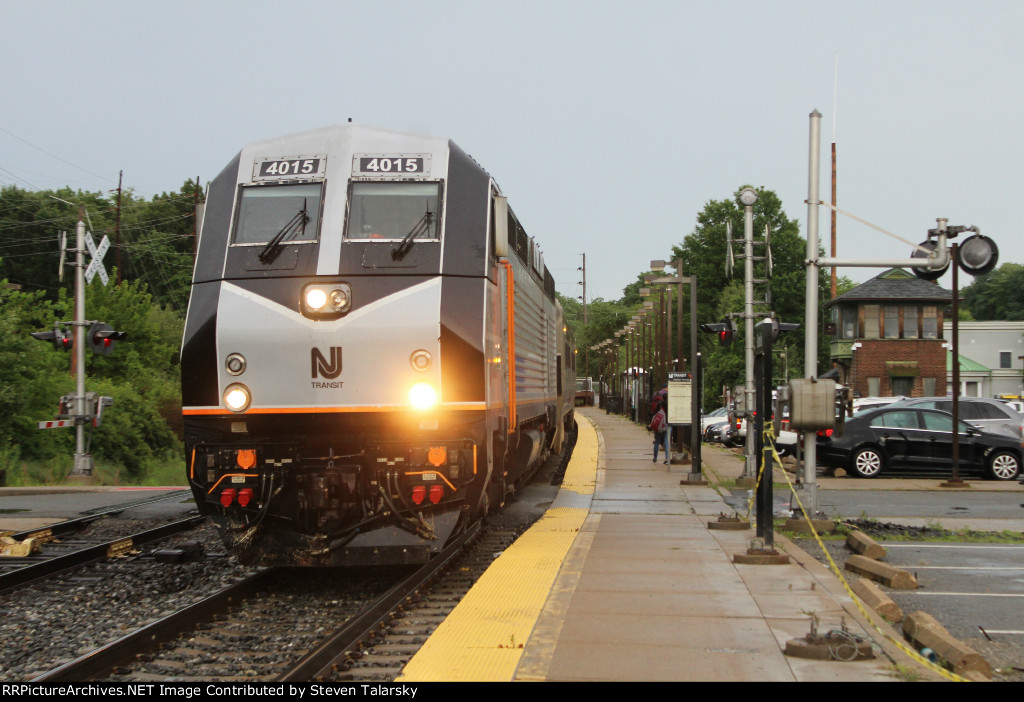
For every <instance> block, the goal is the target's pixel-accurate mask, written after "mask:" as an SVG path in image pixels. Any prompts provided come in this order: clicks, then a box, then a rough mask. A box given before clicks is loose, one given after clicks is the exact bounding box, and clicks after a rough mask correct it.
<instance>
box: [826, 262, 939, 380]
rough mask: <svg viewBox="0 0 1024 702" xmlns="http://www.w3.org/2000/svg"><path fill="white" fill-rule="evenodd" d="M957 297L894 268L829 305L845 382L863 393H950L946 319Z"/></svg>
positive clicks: (834, 359) (834, 345) (834, 352)
mask: <svg viewBox="0 0 1024 702" xmlns="http://www.w3.org/2000/svg"><path fill="white" fill-rule="evenodd" d="M952 301H953V294H952V292H950V291H949V290H946V289H944V288H941V287H939V286H938V285H936V284H935V283H931V282H928V281H925V280H921V279H920V278H918V277H916V276H915V275H914V274H912V273H909V272H907V271H905V270H903V269H902V268H891V269H889V270H887V271H885V272H884V273H880V274H879V275H877V276H875V277H874V278H872V279H871V280H869V281H867V282H866V283H864V284H862V285H858V286H857V287H855V288H854V289H853V290H850V291H849V292H847V293H845V294H843V295H840V296H839V297H837V298H836V299H834V300H832V301H831V302H829V303H827V304H826V305H825V307H826V309H828V310H830V314H831V322H832V324H831V329H832V334H831V352H830V357H831V359H832V362H833V364H835V365H836V367H837V369H838V370H839V373H840V380H841V381H842V382H843V383H844V384H847V385H849V386H850V387H852V388H853V392H854V395H855V396H860V397H871V396H882V397H885V396H889V395H907V396H909V397H927V396H931V395H942V394H945V392H946V349H947V347H948V345H947V343H946V341H945V339H943V336H942V333H943V327H942V322H943V317H944V316H945V313H946V310H947V308H948V307H949V306H950V304H951V303H952Z"/></svg>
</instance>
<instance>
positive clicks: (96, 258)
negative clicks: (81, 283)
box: [85, 232, 110, 285]
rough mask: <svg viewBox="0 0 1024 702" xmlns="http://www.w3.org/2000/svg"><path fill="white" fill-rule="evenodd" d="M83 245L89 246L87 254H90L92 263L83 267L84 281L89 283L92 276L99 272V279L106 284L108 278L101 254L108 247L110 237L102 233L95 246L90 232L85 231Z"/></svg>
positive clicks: (105, 251)
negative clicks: (97, 244) (98, 242)
mask: <svg viewBox="0 0 1024 702" xmlns="http://www.w3.org/2000/svg"><path fill="white" fill-rule="evenodd" d="M85 245H86V246H87V247H89V255H90V256H92V263H90V264H89V267H88V268H86V269H85V282H87V283H91V282H92V279H93V277H94V276H95V275H96V274H97V273H99V276H100V280H102V281H103V284H104V285H106V284H107V282H108V281H109V280H110V278H109V277H108V276H107V269H106V268H104V266H103V256H104V254H106V253H107V249H109V248H110V239H108V238H107V235H106V234H104V235H103V238H102V239H100V245H99V246H98V247H97V246H96V244H94V243H93V240H92V232H86V233H85Z"/></svg>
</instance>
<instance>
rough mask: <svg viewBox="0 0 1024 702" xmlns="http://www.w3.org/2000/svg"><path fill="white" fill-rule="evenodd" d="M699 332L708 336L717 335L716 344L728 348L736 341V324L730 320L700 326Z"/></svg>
mask: <svg viewBox="0 0 1024 702" xmlns="http://www.w3.org/2000/svg"><path fill="white" fill-rule="evenodd" d="M700 330H701V331H703V332H708V333H709V334H717V335H718V343H719V344H720V345H721V346H729V345H731V344H732V342H733V341H734V340H735V339H736V322H734V321H732V320H731V319H725V320H722V321H721V322H716V323H711V324H701V325H700Z"/></svg>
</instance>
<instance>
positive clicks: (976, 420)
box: [893, 397, 1024, 440]
mask: <svg viewBox="0 0 1024 702" xmlns="http://www.w3.org/2000/svg"><path fill="white" fill-rule="evenodd" d="M893 404H899V405H901V406H904V407H920V408H921V409H937V410H942V411H943V412H952V411H953V398H952V397H908V398H906V399H904V400H902V401H901V402H899V403H893ZM958 404H959V405H960V406H959V415H960V417H959V418H960V419H963V420H964V421H966V422H967V423H969V424H972V425H974V426H976V427H980V428H982V429H985V430H987V431H993V432H999V433H1003V434H1006V435H1007V436H1013V437H1016V438H1017V439H1018V440H1019V439H1020V438H1021V425H1022V424H1024V416H1021V414H1020V413H1019V412H1017V411H1016V410H1014V409H1012V408H1011V407H1010V406H1009V405H1007V404H1006V403H1005V402H1003V401H1002V400H993V399H990V398H987V397H961V398H960V399H959V402H958Z"/></svg>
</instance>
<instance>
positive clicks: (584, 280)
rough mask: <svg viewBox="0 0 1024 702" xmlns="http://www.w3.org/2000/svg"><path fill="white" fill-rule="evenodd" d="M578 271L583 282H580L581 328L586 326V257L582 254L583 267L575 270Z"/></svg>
mask: <svg viewBox="0 0 1024 702" xmlns="http://www.w3.org/2000/svg"><path fill="white" fill-rule="evenodd" d="M576 270H578V271H583V280H581V281H580V285H582V286H583V296H582V297H581V298H580V299H581V300H583V326H587V255H586V254H583V265H582V266H580V267H579V268H577V269H576Z"/></svg>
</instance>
